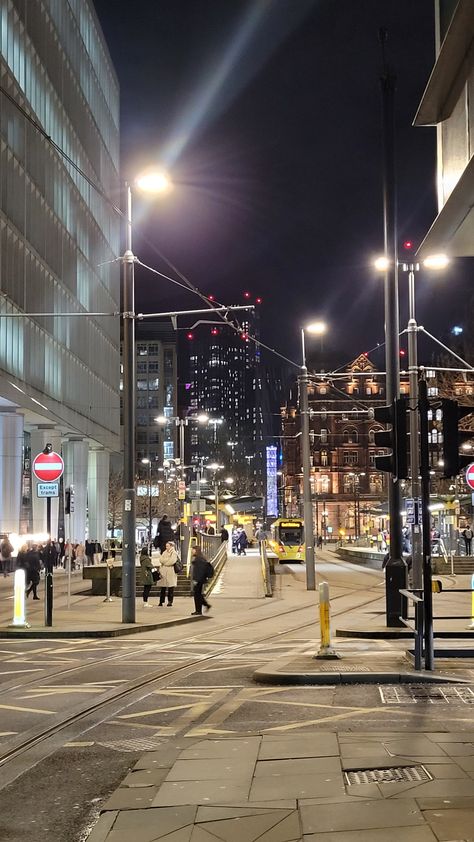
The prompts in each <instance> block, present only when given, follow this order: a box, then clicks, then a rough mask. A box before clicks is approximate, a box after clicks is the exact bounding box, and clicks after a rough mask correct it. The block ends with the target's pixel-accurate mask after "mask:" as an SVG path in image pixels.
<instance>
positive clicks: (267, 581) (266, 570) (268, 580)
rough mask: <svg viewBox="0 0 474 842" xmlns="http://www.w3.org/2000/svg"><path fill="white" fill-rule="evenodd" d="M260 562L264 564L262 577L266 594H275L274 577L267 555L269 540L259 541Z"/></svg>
mask: <svg viewBox="0 0 474 842" xmlns="http://www.w3.org/2000/svg"><path fill="white" fill-rule="evenodd" d="M258 544H259V551H260V563H261V565H262V578H263V587H264V590H265V596H273V588H272V577H271V571H270V563H269V561H268V557H267V542H266V541H259V542H258Z"/></svg>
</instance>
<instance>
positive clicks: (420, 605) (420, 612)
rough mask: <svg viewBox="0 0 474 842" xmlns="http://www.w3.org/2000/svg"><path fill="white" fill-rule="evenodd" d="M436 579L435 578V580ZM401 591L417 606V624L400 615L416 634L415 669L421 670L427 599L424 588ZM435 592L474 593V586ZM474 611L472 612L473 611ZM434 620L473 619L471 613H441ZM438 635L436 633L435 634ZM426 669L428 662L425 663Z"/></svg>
mask: <svg viewBox="0 0 474 842" xmlns="http://www.w3.org/2000/svg"><path fill="white" fill-rule="evenodd" d="M433 581H434V580H433ZM399 593H400V594H401V595H402V596H405V597H406V598H407V599H410V600H411V601H412V602H413V604H414V606H415V626H414V627H413V626H412V625H411V624H410V622H408V621H409V620H410V619H413V618H408V621H407V619H405V618H403V617H400V618H399V619H400V621H401V622H402V623H403V625H404V626H406V627H407V628H410V629H412V631H414V634H415V639H414V644H415V669H416V670H421V659H422V655H423V637H424V629H425V601H424V597H423V596H422V594H423V589H422V588H413V589H412V590H408V589H406V588H400V589H399ZM433 593H434V594H440V593H443V594H447V593H470V594H472V593H474V588H472V587H471V588H446V590H434V591H433ZM471 613H472V612H471ZM433 620H472V617H471V614H455V615H450V614H440V615H438V616H437V617H433ZM431 629H432V630H431V635H432V636H433V622H431ZM434 636H436V635H434ZM425 660H426V653H425ZM425 669H426V663H425Z"/></svg>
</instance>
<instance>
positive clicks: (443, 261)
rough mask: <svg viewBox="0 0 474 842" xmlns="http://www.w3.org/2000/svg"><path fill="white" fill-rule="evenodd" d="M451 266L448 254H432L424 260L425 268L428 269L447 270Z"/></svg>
mask: <svg viewBox="0 0 474 842" xmlns="http://www.w3.org/2000/svg"><path fill="white" fill-rule="evenodd" d="M448 264H449V257H448V255H447V254H430V255H428V257H425V259H424V260H423V266H425V267H426V269H446V266H447V265H448Z"/></svg>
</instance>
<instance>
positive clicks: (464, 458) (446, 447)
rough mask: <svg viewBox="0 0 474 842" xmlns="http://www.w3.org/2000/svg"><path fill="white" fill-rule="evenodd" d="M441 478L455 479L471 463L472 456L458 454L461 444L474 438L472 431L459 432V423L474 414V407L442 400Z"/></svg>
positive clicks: (445, 399)
mask: <svg viewBox="0 0 474 842" xmlns="http://www.w3.org/2000/svg"><path fill="white" fill-rule="evenodd" d="M441 407H442V410H443V462H444V467H443V476H445V477H456V476H457V475H458V474H459V471H461V470H462V468H465V467H467V465H470V464H471V462H472V461H473V455H472V453H471V455H465V454H461V453H459V450H460V448H461V447H462V445H463V443H464V442H466V441H469V440H470V439H472V438H473V437H474V431H472V430H460V429H459V426H458V425H459V421H460V420H461V419H462V418H465V417H466V415H470V414H471V412H474V406H459V404H458V402H457V401H452V400H449V399H448V398H443V399H442V401H441Z"/></svg>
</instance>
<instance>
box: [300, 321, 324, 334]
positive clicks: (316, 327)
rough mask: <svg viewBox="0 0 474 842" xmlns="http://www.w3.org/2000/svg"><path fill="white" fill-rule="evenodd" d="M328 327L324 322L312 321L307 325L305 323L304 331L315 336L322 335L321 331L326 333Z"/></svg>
mask: <svg viewBox="0 0 474 842" xmlns="http://www.w3.org/2000/svg"><path fill="white" fill-rule="evenodd" d="M327 329H328V327H327V324H326V323H325V322H312V323H311V324H309V325H306V327H305V331H306V332H307V333H313V334H316V335H317V336H322V335H323V333H326V331H327Z"/></svg>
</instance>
